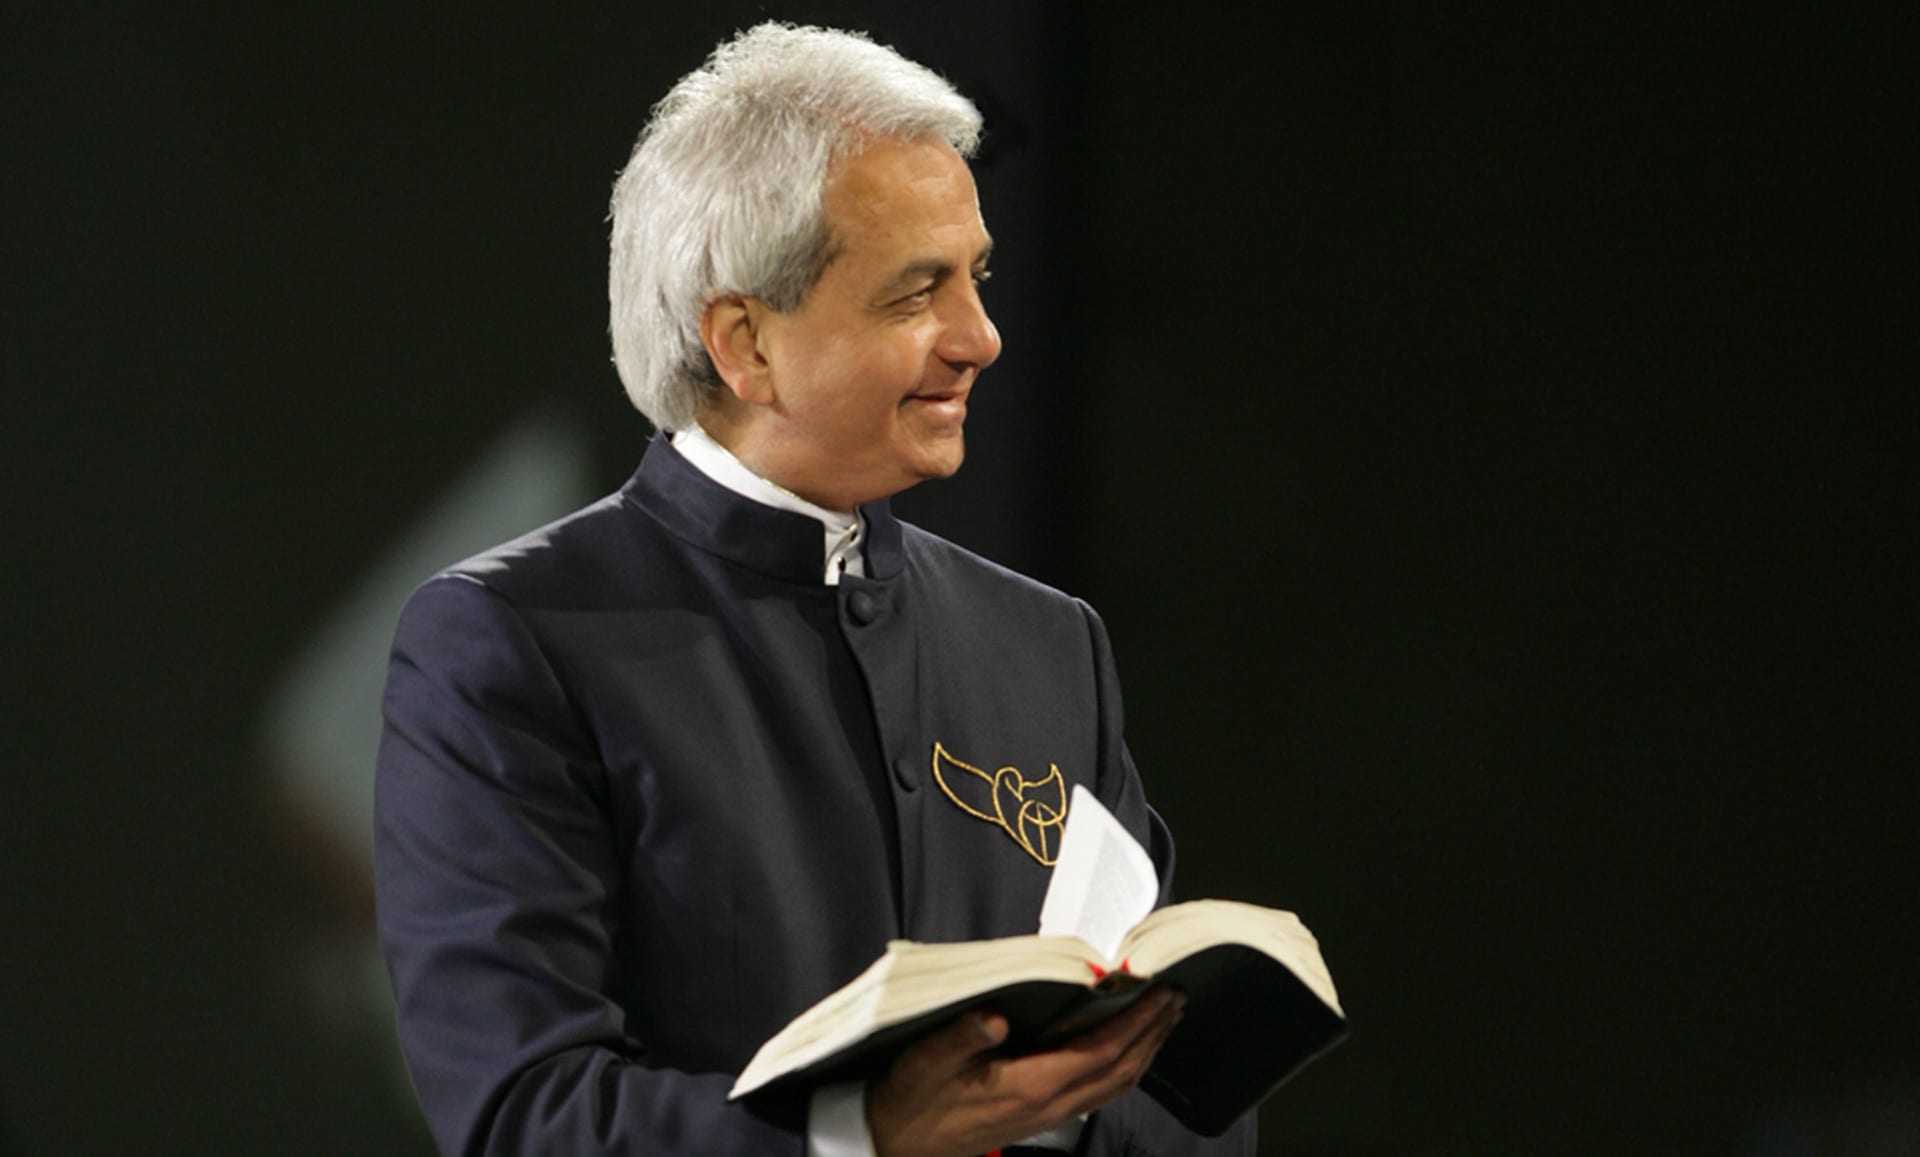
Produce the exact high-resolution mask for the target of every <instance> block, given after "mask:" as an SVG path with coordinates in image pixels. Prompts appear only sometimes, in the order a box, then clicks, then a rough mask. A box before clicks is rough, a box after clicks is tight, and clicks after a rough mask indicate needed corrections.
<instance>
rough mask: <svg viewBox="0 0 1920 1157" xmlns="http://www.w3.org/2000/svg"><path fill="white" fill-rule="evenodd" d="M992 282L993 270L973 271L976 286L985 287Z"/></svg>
mask: <svg viewBox="0 0 1920 1157" xmlns="http://www.w3.org/2000/svg"><path fill="white" fill-rule="evenodd" d="M991 280H993V270H991V269H976V270H974V271H973V283H974V284H975V285H985V284H986V283H987V282H989V281H991Z"/></svg>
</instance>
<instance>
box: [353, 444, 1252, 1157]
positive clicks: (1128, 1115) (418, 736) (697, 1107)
mask: <svg viewBox="0 0 1920 1157" xmlns="http://www.w3.org/2000/svg"><path fill="white" fill-rule="evenodd" d="M863 514H864V515H865V517H866V521H867V525H868V528H869V537H868V540H867V544H866V571H867V575H868V577H866V578H856V577H852V576H848V577H847V578H845V579H844V580H843V581H842V583H841V585H840V586H839V587H837V588H836V587H831V586H827V585H824V584H823V583H822V581H821V566H822V548H821V538H820V528H819V524H818V523H817V522H815V521H813V520H812V519H809V518H806V517H804V516H802V515H796V514H792V513H788V512H785V511H780V510H774V509H772V508H769V507H765V506H761V505H759V504H757V503H753V502H750V501H748V500H746V499H743V498H741V497H739V496H737V495H735V494H733V493H732V492H731V491H728V490H726V489H725V488H724V487H721V486H720V485H718V484H717V483H714V482H713V481H712V480H710V479H708V478H707V477H706V476H705V475H703V474H701V473H700V472H699V471H698V470H697V469H695V468H694V467H692V466H691V465H690V464H688V463H687V462H686V461H685V460H684V459H683V458H681V457H680V456H679V454H677V453H676V452H675V451H674V450H673V449H672V447H671V446H669V445H668V444H666V443H665V442H664V441H656V442H655V443H654V444H653V445H652V446H651V447H650V448H649V449H648V452H647V454H646V456H645V458H644V460H643V461H642V463H641V466H640V469H639V471H638V472H637V473H636V474H635V475H634V477H633V479H632V480H631V481H630V482H629V483H628V484H627V485H626V486H625V487H624V488H623V489H622V490H621V491H620V492H619V493H618V494H615V495H613V496H611V497H609V498H607V499H605V500H603V501H601V502H599V503H597V504H595V505H593V506H590V507H588V508H587V509H585V510H583V511H580V512H579V513H577V514H574V515H572V516H570V517H568V518H566V519H563V520H561V521H560V522H557V523H554V524H553V525H551V526H548V527H546V528H544V529H542V530H539V531H537V532H535V533H533V534H530V535H528V536H526V537H524V538H521V539H518V540H516V541H514V542H511V543H508V544H507V545H505V546H502V547H499V548H497V549H495V550H493V551H490V552H488V553H486V554H483V555H480V556H478V557H476V558H473V559H470V560H468V561H467V562H464V563H462V564H460V565H458V566H456V567H453V568H451V569H450V570H448V571H446V572H444V573H442V574H440V575H438V576H436V577H434V578H433V579H431V580H430V581H428V582H427V583H426V584H425V585H423V586H422V587H421V588H420V589H419V590H418V591H417V592H415V594H414V595H413V597H412V598H411V599H410V600H409V602H408V604H407V606H406V609H405V611H404V612H403V613H402V615H401V619H400V624H399V628H398V631H397V633H396V635H395V639H394V646H393V654H392V661H391V667H390V670H389V676H388V685H387V693H386V704H385V712H386V731H385V735H384V738H383V740H382V743H381V749H380V766H379V776H378V794H377V809H376V870H377V880H378V888H379V918H380V934H381V938H382V941H383V944H384V947H385V950H386V954H387V961H388V966H389V969H390V971H391V974H392V977H393V983H394V989H395V993H396V996H397V998H398V1007H399V1028H400V1037H401V1043H402V1045H403V1047H404V1050H405V1053H406V1056H407V1062H408V1065H409V1068H410V1070H411V1072H412V1074H413V1079H414V1084H415V1088H416V1090H417V1092H418V1094H419V1097H420V1101H421V1104H422V1106H423V1108H424V1109H425V1111H426V1115H427V1119H428V1122H429V1124H430V1125H431V1127H432V1129H433V1133H434V1135H435V1137H436V1138H437V1139H438V1141H439V1144H440V1147H441V1149H442V1150H443V1151H444V1152H445V1153H448V1154H480V1153H499V1154H547V1153H552V1154H566V1155H569V1157H576V1155H582V1154H599V1153H606V1154H638V1153H687V1154H703V1155H714V1154H735V1153H740V1154H747V1153H755V1154H758V1153H767V1154H780V1153H783V1154H796V1155H797V1154H800V1153H802V1152H803V1151H804V1147H805V1134H804V1129H805V1102H804V1099H803V1098H798V1097H795V1098H789V1099H787V1100H785V1101H782V1100H780V1099H778V1098H775V1099H774V1100H772V1101H756V1102H752V1103H751V1104H741V1103H729V1102H728V1101H727V1100H726V1093H727V1090H728V1088H729V1087H730V1086H731V1084H732V1081H733V1075H734V1074H735V1073H737V1072H738V1071H739V1070H740V1068H741V1067H742V1066H743V1065H744V1064H745V1063H746V1061H747V1059H748V1058H749V1057H751V1056H752V1055H753V1052H754V1051H755V1050H756V1049H757V1048H758V1047H759V1045H760V1044H761V1043H762V1042H763V1041H764V1040H765V1039H766V1038H767V1037H769V1036H771V1035H772V1034H773V1033H774V1032H776V1031H777V1030H779V1029H780V1028H781V1027H782V1026H784V1025H785V1024H786V1023H787V1021H788V1020H790V1019H791V1018H792V1017H793V1016H794V1015H796V1014H797V1013H799V1012H800V1011H802V1010H803V1009H805V1008H807V1007H808V1006H809V1005H811V1004H813V1003H814V1002H815V1001H816V1000H818V999H819V998H820V997H822V996H824V995H826V994H827V993H828V992H831V991H832V990H833V989H835V988H837V987H839V986H840V985H841V984H843V983H845V982H846V981H847V980H849V979H851V978H852V977H853V976H854V975H856V974H857V973H859V972H860V971H861V970H862V969H864V968H865V967H866V966H867V965H868V964H870V963H871V962H872V961H873V960H874V958H875V957H876V956H878V955H879V953H880V951H881V950H882V948H883V947H884V945H885V942H886V941H887V940H888V939H891V938H898V937H906V938H909V939H916V940H961V939H974V938H979V937H988V936H1006V935H1016V934H1020V933H1027V932H1032V931H1033V930H1034V929H1035V928H1036V927H1037V923H1038V919H1039V912H1040V903H1041V898H1042V896H1043V895H1044V893H1045V891H1046V886H1047V881H1048V877H1049V873H1050V867H1049V866H1048V865H1049V863H1050V862H1051V857H1052V855H1053V852H1054V849H1055V848H1056V847H1057V843H1058V837H1059V824H1060V822H1061V820H1062V818H1063V815H1062V813H1063V811H1064V807H1065V801H1066V799H1067V797H1068V796H1069V795H1070V794H1071V791H1072V787H1073V785H1074V784H1085V785H1087V786H1088V787H1089V788H1090V789H1091V790H1093V791H1094V792H1095V793H1096V794H1097V795H1098V796H1099V797H1100V799H1101V800H1102V801H1103V802H1104V803H1105V804H1106V806H1107V807H1108V808H1109V809H1111V810H1112V811H1113V813H1114V814H1115V815H1116V816H1117V817H1119V819H1120V820H1121V822H1122V823H1124V824H1125V825H1126V826H1127V827H1128V828H1129V829H1130V830H1132V831H1133V832H1134V834H1135V835H1136V836H1137V837H1139V838H1140V840H1141V841H1142V843H1144V844H1148V845H1149V846H1150V847H1151V849H1152V851H1153V852H1154V855H1155V858H1156V861H1157V862H1158V863H1159V864H1160V867H1161V872H1162V878H1163V880H1165V879H1167V878H1168V877H1169V876H1170V871H1171V863H1172V850H1171V844H1170V842H1169V841H1168V840H1167V838H1166V835H1165V831H1164V829H1163V828H1162V827H1161V826H1160V823H1159V820H1158V818H1157V817H1156V816H1154V815H1153V814H1152V813H1151V812H1150V811H1149V810H1148V808H1147V804H1146V800H1145V798H1144V797H1143V795H1142V793H1141V788H1140V783H1139V779H1138V777H1137V776H1136V774H1135V772H1134V769H1133V766H1132V763H1131V761H1130V759H1129V757H1128V755H1127V752H1126V748H1125V746H1124V743H1123V742H1122V738H1121V713H1120V689H1119V686H1118V684H1117V682H1116V681H1115V676H1114V668H1113V662H1112V659H1111V656H1110V655H1109V653H1108V648H1107V639H1106V634H1105V631H1104V629H1103V628H1102V626H1101V624H1100V621H1099V619H1098V618H1097V617H1096V616H1095V615H1094V613H1093V612H1092V610H1091V609H1090V608H1088V607H1087V606H1086V605H1085V604H1084V603H1081V602H1079V601H1078V600H1075V599H1072V598H1070V597H1068V596H1066V595H1063V594H1060V593H1059V592H1057V591H1054V590H1052V589H1049V588H1047V587H1045V586H1042V585H1040V584H1038V583H1035V582H1033V581H1031V580H1029V579H1026V578H1023V577H1021V576H1019V575H1017V574H1014V573H1013V572H1011V571H1008V570H1006V569H1004V568H1001V567H998V566H995V565H994V564H992V563H990V562H987V561H985V560H983V559H981V558H979V557H977V556H975V555H973V554H970V553H968V552H966V551H964V550H961V549H960V548H958V547H956V546H954V545H952V544H950V543H947V542H945V541H943V540H941V539H939V538H936V537H934V536H932V535H929V534H927V533H925V532H923V531H921V530H919V529H917V528H915V527H913V526H910V525H907V524H904V523H901V522H899V521H898V520H896V519H895V518H894V517H893V516H892V514H891V513H890V512H889V510H888V508H887V505H886V504H885V503H877V504H874V505H871V506H868V507H866V508H865V509H864V510H863ZM1055 768H1057V769H1058V772H1059V774H1058V776H1057V777H1056V776H1054V775H1053V774H1052V773H1053V769H1055ZM1251 1136H1252V1131H1251V1122H1250V1121H1249V1122H1246V1123H1244V1127H1243V1128H1242V1129H1241V1130H1240V1131H1239V1132H1238V1133H1236V1134H1230V1135H1229V1136H1228V1137H1227V1138H1224V1139H1222V1140H1221V1141H1218V1142H1210V1143H1203V1142H1201V1141H1200V1140H1199V1139H1197V1138H1193V1137H1191V1136H1189V1135H1187V1134H1185V1133H1184V1132H1183V1131H1181V1130H1180V1129H1179V1127H1178V1126H1177V1125H1174V1124H1173V1123H1172V1121H1171V1119H1170V1118H1168V1117H1166V1115H1165V1114H1164V1113H1162V1112H1161V1111H1160V1110H1159V1108H1158V1106H1157V1105H1154V1104H1153V1103H1152V1102H1151V1101H1149V1100H1147V1099H1146V1098H1145V1097H1144V1096H1143V1095H1141V1094H1137V1093H1136V1094H1133V1095H1131V1096H1129V1097H1128V1098H1126V1099H1124V1100H1123V1101H1121V1102H1119V1103H1117V1104H1115V1105H1113V1106H1110V1107H1108V1108H1107V1109H1104V1110H1102V1111H1101V1112H1100V1113H1097V1114H1095V1116H1094V1119H1093V1123H1092V1125H1091V1126H1090V1127H1089V1128H1088V1130H1087V1132H1086V1135H1085V1137H1084V1138H1083V1143H1082V1150H1083V1151H1085V1152H1097V1153H1115V1154H1119V1153H1129V1152H1142V1153H1177V1152H1185V1151H1193V1152H1247V1151H1251Z"/></svg>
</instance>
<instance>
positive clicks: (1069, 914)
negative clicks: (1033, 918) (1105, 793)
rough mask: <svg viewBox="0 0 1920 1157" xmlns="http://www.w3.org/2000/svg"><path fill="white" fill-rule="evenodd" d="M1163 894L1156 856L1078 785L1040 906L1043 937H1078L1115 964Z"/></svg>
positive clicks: (1090, 793)
mask: <svg viewBox="0 0 1920 1157" xmlns="http://www.w3.org/2000/svg"><path fill="white" fill-rule="evenodd" d="M1159 896H1160V878H1159V876H1158V875H1156V874H1155V872H1154V870H1153V857H1151V856H1149V855H1147V850H1146V849H1145V848H1143V847H1141V846H1140V841H1139V840H1136V839H1134V838H1133V835H1132V833H1130V832H1128V831H1127V829H1126V828H1124V827H1122V826H1121V825H1120V821H1119V820H1116V819H1114V818H1113V813H1112V812H1110V811H1108V810H1107V809H1106V808H1105V807H1104V806H1102V805H1101V803H1100V801H1099V800H1098V799H1096V798H1094V795H1093V793H1092V792H1090V791H1088V790H1087V789H1086V788H1084V787H1081V786H1079V785H1075V786H1074V789H1073V801H1072V802H1071V803H1070V804H1069V805H1068V806H1067V829H1066V831H1065V833H1064V834H1062V835H1061V837H1060V858H1059V860H1058V861H1056V862H1055V864H1054V866H1053V880H1052V881H1051V882H1050V883H1049V884H1048V885H1047V898H1046V901H1045V902H1044V903H1042V904H1041V906H1040V935H1042V936H1075V937H1078V938H1079V939H1080V940H1082V941H1083V942H1085V943H1086V944H1087V945H1088V946H1089V947H1091V948H1092V949H1093V950H1094V951H1096V952H1098V953H1100V955H1101V957H1102V958H1103V959H1105V960H1108V961H1110V962H1114V963H1117V961H1114V956H1115V954H1117V953H1118V952H1119V951H1120V941H1121V940H1122V939H1123V938H1125V936H1126V934H1127V932H1128V930H1130V929H1131V928H1132V927H1133V926H1134V925H1135V924H1138V923H1139V922H1140V921H1141V920H1143V919H1145V918H1146V916H1147V914H1148V913H1149V912H1152V911H1153V902H1154V901H1155V900H1156V899H1158V898H1159Z"/></svg>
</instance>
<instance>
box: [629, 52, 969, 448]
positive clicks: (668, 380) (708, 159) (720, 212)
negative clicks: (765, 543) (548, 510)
mask: <svg viewBox="0 0 1920 1157" xmlns="http://www.w3.org/2000/svg"><path fill="white" fill-rule="evenodd" d="M929 135H931V136H936V137H939V138H941V139H943V140H945V141H946V142H947V143H948V144H950V145H952V146H953V148H954V149H955V150H956V151H957V152H959V153H960V155H961V156H963V157H970V156H972V155H973V150H974V147H975V145H976V144H978V142H979V139H980V112H979V110H978V109H976V108H974V106H973V103H972V102H971V101H969V100H967V98H966V97H964V96H961V95H960V94H959V92H957V91H956V90H955V89H954V87H953V86H952V85H951V84H949V83H947V81H946V80H945V79H944V78H942V77H940V76H939V75H938V74H936V73H934V72H932V71H931V70H929V69H927V68H925V67H923V66H921V65H918V64H915V63H914V62H913V61H910V60H908V59H906V58H905V57H903V56H901V55H900V54H899V53H897V52H895V51H894V50H893V49H891V48H886V47H883V46H881V45H878V44H874V43H873V42H872V41H870V40H868V39H867V38H866V37H865V36H863V35H860V34H858V33H850V32H840V31H836V30H833V29H826V28H813V27H806V26H794V25H789V24H780V23H766V24H761V25H759V26H757V27H755V28H753V29H750V30H749V31H746V32H743V33H740V34H739V35H737V36H735V37H734V38H733V39H732V40H730V41H727V42H725V43H723V44H721V45H720V46H719V47H718V48H715V49H714V50H713V55H712V56H709V57H708V58H707V61H706V63H705V64H704V65H702V66H701V67H700V68H699V69H697V70H696V71H694V72H690V73H688V74H687V75H686V76H684V77H682V78H680V81H679V83H678V84H675V85H674V86H673V89H672V91H670V92H669V93H667V95H666V97H665V98H663V99H662V100H661V101H660V103H659V104H658V105H655V106H654V109H653V116H652V117H651V118H650V119H649V120H648V122H647V127H646V128H645V129H643V130H642V131H641V133H640V139H639V142H638V143H637V144H635V145H634V149H633V156H632V158H631V159H630V160H629V161H628V162H627V167H626V169H625V170H624V171H623V172H622V173H621V174H620V178H619V180H618V181H616V182H615V183H614V186H613V205H612V214H611V215H612V220H613V238H612V245H613V253H612V260H611V261H610V263H609V266H608V274H607V298H608V301H609V304H610V306H611V311H610V312H611V330H612V334H613V360H614V365H615V366H616V367H617V368H618V369H619V371H620V380H621V382H622V383H623V384H624V385H625V386H626V388H627V395H628V397H630V398H632V399H633V404H634V405H635V406H636V407H637V408H638V409H639V410H640V412H641V413H643V414H645V415H646V416H647V418H648V420H650V421H651V422H652V423H653V424H654V426H655V427H657V428H659V429H663V430H673V429H680V428H682V427H684V426H686V425H689V424H690V423H692V421H693V420H694V416H695V415H696V414H697V413H698V412H699V411H700V409H701V407H702V405H703V404H704V403H705V402H706V401H707V399H709V398H711V397H712V396H713V392H714V391H715V390H716V389H717V388H718V387H719V376H718V375H717V374H716V373H715V371H714V368H713V363H712V361H711V360H710V359H709V358H708V357H707V351H706V348H705V347H704V346H703V345H702V344H701V341H700V315H701V313H702V312H703V311H704V310H705V309H706V307H707V305H708V304H709V303H710V302H711V301H713V300H714V299H715V298H716V297H718V296H720V295H722V294H734V293H737V294H740V295H742V296H747V297H755V298H759V299H760V300H762V301H765V302H766V303H767V304H768V305H770V306H772V307H773V308H774V309H776V310H780V311H782V312H785V311H788V310H792V309H795V308H798V307H799V305H800V303H801V302H802V301H803V300H804V299H805V298H806V295H807V291H808V290H809V289H811V288H812V287H813V284H814V282H815V281H816V280H818V279H819V276H820V273H821V271H822V270H824V269H825V268H826V265H827V263H828V261H830V260H831V259H832V256H833V249H832V242H833V239H832V238H831V237H830V236H829V234H828V229H827V222H826V217H825V214H824V212H823V211H822V208H821V200H820V197H821V190H822V189H823V188H824V187H825V185H826V181H827V175H828V169H829V166H830V165H831V164H832V163H833V161H835V160H836V159H838V158H842V157H845V156H848V155H851V154H852V153H855V152H857V151H858V150H859V148H860V146H861V144H862V142H864V141H866V140H868V139H870V138H873V137H896V138H904V139H913V138H916V137H921V136H929Z"/></svg>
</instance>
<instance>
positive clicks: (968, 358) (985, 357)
mask: <svg viewBox="0 0 1920 1157" xmlns="http://www.w3.org/2000/svg"><path fill="white" fill-rule="evenodd" d="M940 356H941V357H942V358H944V359H946V361H948V362H949V363H951V364H953V365H955V366H971V367H973V368H974V369H976V370H984V369H986V368H987V367H988V366H990V365H992V364H993V363H994V359H996V358H998V357H999V356H1000V331H999V329H997V328H995V326H994V324H993V319H992V318H990V317H988V316H987V306H986V303H985V302H983V301H981V300H980V291H979V289H978V288H976V287H975V286H973V285H971V284H969V285H968V286H967V287H966V291H965V292H964V293H962V294H961V295H960V299H959V300H958V301H957V302H956V303H955V304H954V306H953V313H952V315H951V316H949V317H948V319H947V327H946V334H945V337H944V340H943V341H942V343H941V348H940Z"/></svg>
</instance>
